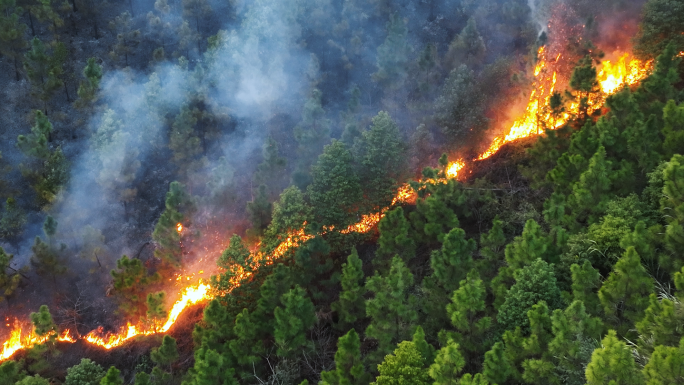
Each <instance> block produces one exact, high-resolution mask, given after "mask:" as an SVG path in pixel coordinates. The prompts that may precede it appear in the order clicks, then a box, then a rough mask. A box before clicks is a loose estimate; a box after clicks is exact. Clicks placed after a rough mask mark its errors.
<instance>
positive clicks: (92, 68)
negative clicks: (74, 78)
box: [77, 57, 102, 104]
mask: <svg viewBox="0 0 684 385" xmlns="http://www.w3.org/2000/svg"><path fill="white" fill-rule="evenodd" d="M82 74H83V77H84V78H85V79H83V80H81V82H80V84H79V86H78V91H77V92H78V97H79V98H81V103H82V104H90V103H94V102H95V101H96V100H97V92H98V91H99V89H100V80H102V66H100V65H99V64H98V63H97V58H94V57H91V58H88V60H87V61H86V65H85V67H83V72H82Z"/></svg>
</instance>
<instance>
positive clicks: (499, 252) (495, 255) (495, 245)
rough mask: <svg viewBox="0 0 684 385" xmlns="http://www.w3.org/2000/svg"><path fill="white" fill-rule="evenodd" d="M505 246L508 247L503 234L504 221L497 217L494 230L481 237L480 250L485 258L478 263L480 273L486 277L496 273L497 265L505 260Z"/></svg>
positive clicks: (493, 223) (493, 224) (494, 221)
mask: <svg viewBox="0 0 684 385" xmlns="http://www.w3.org/2000/svg"><path fill="white" fill-rule="evenodd" d="M504 245H506V235H505V234H504V232H503V221H502V220H501V219H499V217H498V216H497V217H495V218H494V220H493V221H492V228H491V229H489V232H488V233H486V234H485V233H482V234H481V235H480V250H479V253H480V255H482V256H483V257H484V258H483V260H481V261H479V262H478V263H476V264H477V265H478V269H477V270H478V271H480V272H482V273H489V274H483V275H485V276H491V275H492V273H493V272H495V271H496V268H497V265H499V264H501V261H502V260H504V250H505V248H504Z"/></svg>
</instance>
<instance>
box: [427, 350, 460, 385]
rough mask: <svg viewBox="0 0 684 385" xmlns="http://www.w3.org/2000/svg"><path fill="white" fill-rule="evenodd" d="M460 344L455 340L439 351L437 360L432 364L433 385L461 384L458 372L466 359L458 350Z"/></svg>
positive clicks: (430, 372)
mask: <svg viewBox="0 0 684 385" xmlns="http://www.w3.org/2000/svg"><path fill="white" fill-rule="evenodd" d="M458 348H459V345H458V344H457V343H456V342H454V341H453V340H449V341H448V342H447V344H446V345H445V346H444V347H443V348H441V349H440V350H439V351H437V357H435V362H434V363H433V364H432V365H430V371H429V374H430V377H431V378H432V379H433V380H435V382H433V385H459V384H461V381H460V380H458V374H459V373H460V372H461V370H463V367H464V366H465V360H464V359H463V356H462V355H461V352H459V350H458Z"/></svg>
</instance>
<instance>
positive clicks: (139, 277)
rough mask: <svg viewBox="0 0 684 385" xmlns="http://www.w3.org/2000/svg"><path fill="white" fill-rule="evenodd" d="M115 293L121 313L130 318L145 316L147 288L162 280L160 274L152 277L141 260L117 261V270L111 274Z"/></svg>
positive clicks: (125, 259) (126, 259)
mask: <svg viewBox="0 0 684 385" xmlns="http://www.w3.org/2000/svg"><path fill="white" fill-rule="evenodd" d="M110 274H111V275H112V279H113V281H114V292H115V293H116V294H117V295H118V297H119V298H118V299H119V311H120V312H122V313H124V314H125V315H127V316H129V317H136V316H137V317H142V316H143V315H144V314H145V307H146V299H147V298H146V297H145V292H146V291H147V286H148V285H150V284H151V283H154V282H156V281H158V280H160V279H161V277H160V276H159V274H158V273H155V274H152V275H150V274H149V273H148V272H147V269H146V268H145V267H144V266H143V264H142V262H141V261H140V260H139V259H135V258H132V259H129V258H128V257H127V256H125V255H124V256H123V257H121V259H119V260H118V261H116V270H112V271H111V272H110Z"/></svg>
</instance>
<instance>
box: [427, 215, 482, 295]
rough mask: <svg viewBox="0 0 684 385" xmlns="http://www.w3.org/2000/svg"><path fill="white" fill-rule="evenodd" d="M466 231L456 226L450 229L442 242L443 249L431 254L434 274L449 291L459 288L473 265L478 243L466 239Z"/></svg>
mask: <svg viewBox="0 0 684 385" xmlns="http://www.w3.org/2000/svg"><path fill="white" fill-rule="evenodd" d="M465 235H466V234H465V231H463V229H461V228H458V227H455V228H453V229H451V231H449V233H448V234H447V235H446V237H444V240H443V242H442V249H441V250H439V251H437V250H435V251H433V252H432V254H431V255H430V267H432V276H433V277H434V278H435V280H436V281H437V282H438V283H439V285H441V286H442V287H444V288H445V290H446V291H447V292H448V293H451V292H453V291H454V290H456V289H457V288H458V284H457V282H461V281H462V280H463V279H464V278H465V277H466V274H467V272H468V271H470V269H471V268H472V267H473V253H474V252H475V250H476V249H477V243H475V240H473V239H466V236H465Z"/></svg>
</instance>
